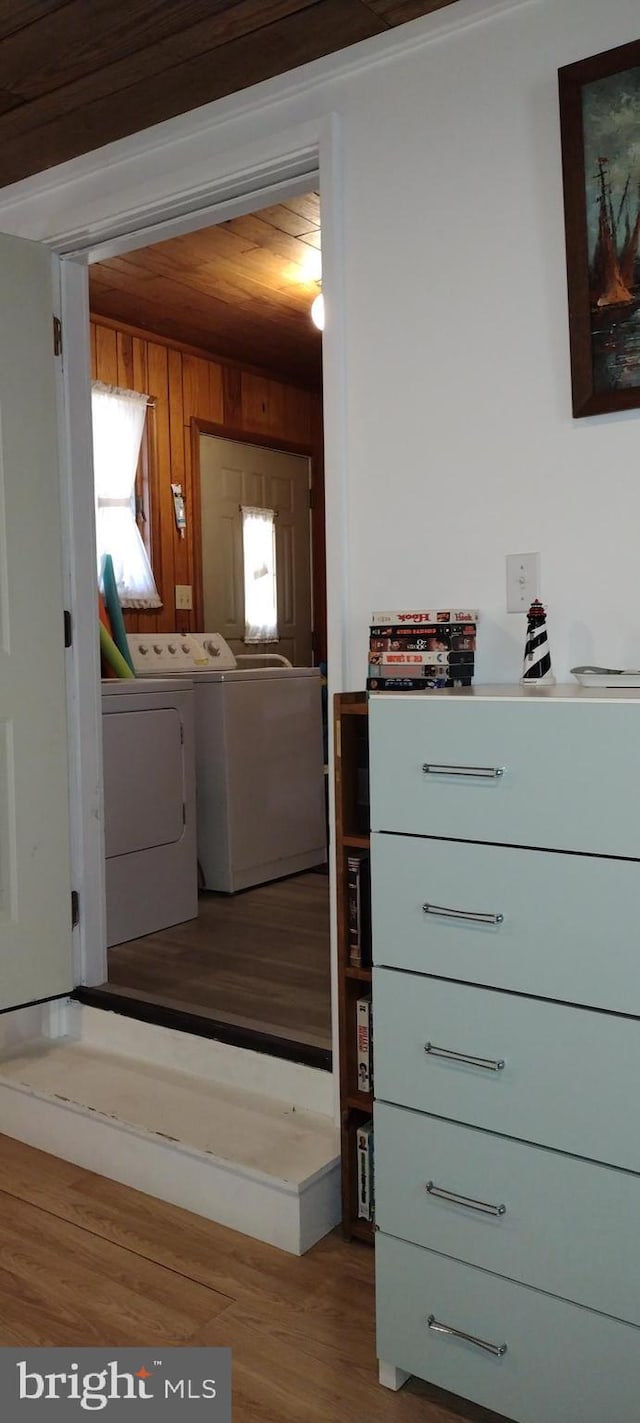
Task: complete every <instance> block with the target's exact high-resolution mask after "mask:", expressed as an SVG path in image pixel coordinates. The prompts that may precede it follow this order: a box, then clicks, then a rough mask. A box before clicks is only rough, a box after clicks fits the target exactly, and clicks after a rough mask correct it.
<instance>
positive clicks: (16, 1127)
mask: <svg viewBox="0 0 640 1423" xmlns="http://www.w3.org/2000/svg"><path fill="white" fill-rule="evenodd" d="M0 1132H2V1133H4V1134H6V1135H7V1136H11V1137H15V1138H16V1139H17V1140H18V1141H23V1142H26V1143H27V1144H28V1145H29V1146H34V1147H37V1148H38V1149H39V1150H41V1151H47V1152H50V1153H51V1154H52V1155H54V1156H59V1157H62V1158H63V1159H64V1160H65V1161H72V1162H74V1163H75V1164H76V1165H77V1166H83V1167H85V1168H86V1169H87V1170H89V1171H95V1172H97V1173H98V1174H100V1175H102V1176H107V1177H109V1178H110V1179H111V1180H114V1181H120V1182H121V1183H123V1184H124V1185H127V1186H132V1187H133V1188H134V1189H135V1190H138V1191H144V1192H146V1193H147V1194H148V1195H150V1196H156V1197H159V1198H160V1199H161V1200H165V1201H169V1202H171V1203H172V1204H173V1205H176V1206H182V1207H183V1208H184V1209H185V1210H189V1211H193V1212H195V1214H197V1215H202V1216H205V1217H206V1218H207V1219H208V1220H213V1221H216V1222H217V1223H218V1224H220V1225H224V1226H228V1227H229V1228H230V1229H232V1230H238V1231H241V1232H242V1233H243V1234H245V1235H250V1236H252V1237H253V1238H254V1239H257V1240H263V1241H266V1242H267V1244H270V1245H276V1246H278V1247H279V1248H280V1249H281V1250H286V1251H288V1252H289V1253H290V1254H293V1255H302V1254H304V1253H305V1251H306V1250H309V1249H310V1248H311V1246H312V1245H314V1244H315V1243H316V1241H318V1240H320V1239H322V1237H323V1236H324V1235H326V1234H327V1233H328V1231H329V1230H331V1229H332V1228H333V1226H334V1225H336V1224H337V1223H338V1221H339V1219H340V1167H339V1163H338V1162H337V1161H334V1162H331V1163H330V1164H329V1165H328V1167H327V1170H326V1171H325V1172H323V1173H321V1174H317V1175H316V1178H315V1179H314V1180H312V1181H311V1183H310V1184H309V1185H308V1186H304V1185H303V1186H302V1188H301V1189H300V1190H297V1189H292V1188H289V1189H286V1187H285V1186H284V1184H283V1183H277V1182H273V1183H271V1182H269V1181H266V1180H265V1178H264V1176H263V1175H262V1173H256V1174H255V1175H252V1174H251V1173H250V1172H248V1171H247V1170H246V1169H243V1168H240V1167H238V1168H235V1167H234V1165H233V1163H230V1162H225V1163H223V1162H219V1161H216V1160H215V1159H214V1158H213V1157H211V1156H209V1155H206V1154H203V1153H200V1152H197V1151H193V1150H190V1149H189V1148H188V1147H186V1146H184V1145H183V1144H181V1143H179V1142H175V1141H169V1140H167V1139H166V1138H162V1137H160V1136H158V1135H157V1134H150V1133H146V1132H144V1131H143V1130H142V1129H138V1128H133V1127H130V1126H128V1125H126V1124H125V1123H121V1122H115V1121H111V1120H109V1119H108V1118H107V1117H105V1116H103V1115H101V1114H100V1113H98V1112H94V1111H91V1110H90V1109H87V1108H83V1107H78V1106H74V1105H72V1104H71V1103H68V1102H65V1101H61V1100H59V1099H55V1098H49V1097H46V1096H43V1095H41V1094H39V1093H36V1092H33V1091H31V1090H30V1089H28V1088H21V1087H17V1086H14V1085H8V1084H7V1083H5V1082H2V1081H0Z"/></svg>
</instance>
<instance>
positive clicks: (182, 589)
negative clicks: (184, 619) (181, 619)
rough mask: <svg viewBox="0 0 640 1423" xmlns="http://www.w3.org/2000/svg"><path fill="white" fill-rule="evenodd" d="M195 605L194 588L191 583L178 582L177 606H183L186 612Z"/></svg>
mask: <svg viewBox="0 0 640 1423" xmlns="http://www.w3.org/2000/svg"><path fill="white" fill-rule="evenodd" d="M192 607H193V596H192V588H191V584H190V583H176V608H182V609H183V611H185V612H190V611H191V609H192Z"/></svg>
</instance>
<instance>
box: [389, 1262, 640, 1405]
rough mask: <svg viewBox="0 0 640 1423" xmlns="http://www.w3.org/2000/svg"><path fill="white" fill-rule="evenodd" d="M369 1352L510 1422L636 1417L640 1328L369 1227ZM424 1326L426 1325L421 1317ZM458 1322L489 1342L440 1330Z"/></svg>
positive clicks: (639, 1396) (639, 1393) (639, 1395)
mask: <svg viewBox="0 0 640 1423" xmlns="http://www.w3.org/2000/svg"><path fill="white" fill-rule="evenodd" d="M376 1293H377V1334H378V1355H379V1357H380V1358H381V1359H383V1360H384V1361H385V1362H387V1363H390V1364H395V1365H396V1367H398V1368H402V1369H405V1370H406V1371H407V1372H408V1373H412V1374H417V1375H418V1376H419V1377H420V1378H424V1379H428V1380H429V1381H430V1382H431V1383H434V1384H436V1385H438V1386H439V1387H440V1388H446V1389H449V1390H450V1391H451V1392H452V1393H457V1394H462V1396H463V1397H465V1398H472V1399H474V1400H475V1401H476V1402H477V1403H480V1404H482V1405H484V1407H485V1408H493V1409H495V1410H496V1412H498V1413H503V1414H506V1416H507V1417H508V1418H513V1419H516V1420H517V1423H605V1420H607V1423H608V1420H612V1421H613V1420H615V1423H637V1420H638V1417H639V1416H640V1402H639V1399H640V1334H639V1333H638V1330H637V1329H634V1328H633V1326H632V1325H629V1324H620V1323H619V1322H618V1321H616V1320H613V1319H609V1318H607V1317H606V1316H605V1315H602V1314H594V1313H592V1312H591V1311H590V1310H587V1309H582V1308H581V1307H580V1306H579V1305H574V1304H568V1303H566V1301H564V1300H560V1299H555V1298H554V1297H553V1296H552V1295H544V1294H540V1293H539V1292H538V1291H537V1290H531V1289H527V1287H526V1286H524V1285H517V1284H513V1283H512V1282H511V1281H510V1280H504V1279H500V1278H499V1277H498V1276H496V1275H489V1274H485V1272H484V1271H483V1270H476V1269H474V1268H473V1267H472V1266H470V1265H462V1264H459V1263H458V1262H457V1261H455V1260H449V1259H447V1258H446V1257H445V1256H443V1255H436V1254H434V1252H433V1251H430V1250H423V1249H421V1248H420V1247H419V1246H417V1245H408V1244H406V1243H405V1242H404V1241H401V1240H393V1239H391V1238H390V1237H389V1236H386V1235H382V1234H378V1235H377V1237H376ZM430 1320H431V1321H432V1327H431V1328H430V1327H429V1321H430ZM434 1323H441V1324H445V1325H448V1326H452V1327H453V1328H455V1329H458V1330H462V1331H463V1332H464V1333H466V1334H470V1335H472V1336H473V1337H474V1338H475V1339H477V1340H481V1341H484V1342H485V1343H487V1344H490V1345H493V1346H498V1347H500V1346H502V1345H503V1344H506V1346H507V1348H506V1353H504V1354H503V1355H502V1357H497V1356H494V1355H493V1354H492V1353H490V1352H488V1350H486V1349H483V1348H481V1347H480V1345H479V1343H476V1344H471V1343H468V1342H465V1341H463V1340H461V1339H457V1338H454V1337H452V1336H451V1335H447V1334H444V1333H441V1332H436V1330H435V1328H434V1327H433V1324H434Z"/></svg>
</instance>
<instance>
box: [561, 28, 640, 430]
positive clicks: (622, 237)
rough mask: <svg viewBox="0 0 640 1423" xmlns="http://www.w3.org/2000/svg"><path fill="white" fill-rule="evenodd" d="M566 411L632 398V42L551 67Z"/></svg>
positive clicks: (636, 128)
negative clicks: (563, 257) (565, 316)
mask: <svg viewBox="0 0 640 1423" xmlns="http://www.w3.org/2000/svg"><path fill="white" fill-rule="evenodd" d="M558 79H559V89H560V131H561V138H562V171H563V182H564V211H565V232H566V245H567V283H568V294H569V334H570V343H571V378H572V392H573V414H574V416H581V415H600V414H604V413H606V412H609V411H614V410H629V409H632V408H634V407H635V406H640V40H637V41H634V42H633V44H627V45H622V46H621V47H619V48H618V49H611V50H607V51H606V52H605V53H603V54H597V55H593V56H592V57H591V58H590V59H583V60H580V61H579V62H578V63H577V64H570V65H567V66H566V67H565V68H564V69H561V70H560V71H559V75H558Z"/></svg>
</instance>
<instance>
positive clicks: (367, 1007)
mask: <svg viewBox="0 0 640 1423" xmlns="http://www.w3.org/2000/svg"><path fill="white" fill-rule="evenodd" d="M372 1040H373V1035H372V1018H371V994H370V993H367V994H365V996H364V997H363V998H358V1000H357V1002H356V1070H357V1074H358V1091H359V1092H372V1091H373V1061H372Z"/></svg>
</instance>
